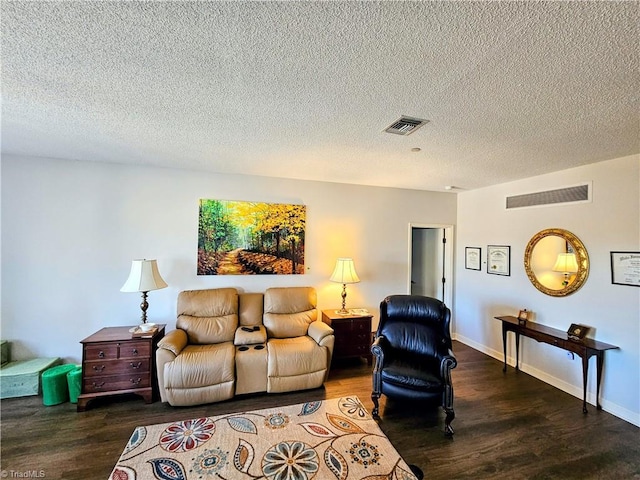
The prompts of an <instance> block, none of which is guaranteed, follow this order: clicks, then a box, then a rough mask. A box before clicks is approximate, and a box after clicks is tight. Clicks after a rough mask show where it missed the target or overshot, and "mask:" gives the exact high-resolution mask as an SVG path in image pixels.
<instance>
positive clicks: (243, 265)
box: [198, 199, 306, 275]
mask: <svg viewBox="0 0 640 480" xmlns="http://www.w3.org/2000/svg"><path fill="white" fill-rule="evenodd" d="M305 217H306V207H305V206H304V205H289V204H278V203H254V202H233V201H226V200H206V199H201V200H200V212H199V219H198V275H251V274H300V273H304V231H305Z"/></svg>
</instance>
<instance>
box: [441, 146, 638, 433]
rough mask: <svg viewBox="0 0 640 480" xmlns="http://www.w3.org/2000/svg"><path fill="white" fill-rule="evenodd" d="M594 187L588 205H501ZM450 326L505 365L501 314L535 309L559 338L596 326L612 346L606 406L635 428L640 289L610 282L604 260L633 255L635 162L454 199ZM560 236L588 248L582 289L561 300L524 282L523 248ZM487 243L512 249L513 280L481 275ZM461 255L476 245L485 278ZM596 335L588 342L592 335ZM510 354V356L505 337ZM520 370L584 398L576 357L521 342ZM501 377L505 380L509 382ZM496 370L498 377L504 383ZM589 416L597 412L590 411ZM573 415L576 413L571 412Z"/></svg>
mask: <svg viewBox="0 0 640 480" xmlns="http://www.w3.org/2000/svg"><path fill="white" fill-rule="evenodd" d="M585 181H592V182H593V202H592V203H584V204H576V205H565V206H549V207H538V208H528V209H515V210H510V211H507V210H506V209H505V207H504V205H505V197H506V196H510V195H517V194H520V193H530V192H536V191H542V190H552V189H555V188H561V187H566V186H572V185H575V184H579V183H582V182H585ZM457 225H458V228H457V241H456V245H457V247H456V251H457V255H456V258H457V262H456V263H457V266H456V279H455V281H456V284H455V291H456V296H455V304H454V309H453V310H454V318H455V331H456V334H457V338H458V339H459V340H461V341H462V342H464V343H467V344H469V345H471V346H473V347H475V348H477V349H478V350H481V351H483V352H485V353H488V354H490V355H492V356H494V357H496V358H499V359H501V360H502V358H503V354H502V337H501V324H500V322H499V321H498V320H494V319H493V317H494V316H498V315H517V313H518V311H519V310H520V309H523V308H527V309H528V310H532V311H533V312H534V314H535V318H534V320H535V321H536V322H539V323H541V324H545V325H548V326H551V327H554V328H558V329H561V330H564V331H566V330H567V329H568V327H569V325H570V324H571V323H582V324H585V325H590V326H591V327H593V328H594V331H595V338H596V339H597V340H601V341H603V342H607V343H611V344H614V345H618V346H619V347H620V349H619V350H612V351H608V352H606V354H605V368H604V375H603V381H602V391H601V403H602V405H603V408H604V409H605V410H607V411H609V412H611V413H613V414H615V415H617V416H619V417H621V418H624V419H625V420H627V421H629V422H632V423H634V424H635V425H640V288H637V287H632V286H621V285H613V284H612V283H611V269H610V252H611V251H625V250H631V251H640V156H638V155H634V156H630V157H625V158H620V159H615V160H611V161H605V162H600V163H597V164H594V165H588V166H584V167H580V168H575V169H571V170H565V171H561V172H557V173H553V174H549V175H544V176H538V177H532V178H529V179H526V180H522V181H517V182H512V183H508V184H502V185H497V186H494V187H490V188H485V189H480V190H475V191H470V192H464V193H461V194H459V195H458V221H457ZM552 227H557V228H564V229H566V230H569V231H570V232H572V233H574V234H575V235H577V236H578V238H580V240H582V242H583V243H584V245H585V246H586V248H587V251H588V253H589V259H590V266H591V268H590V273H589V277H588V279H587V282H586V284H585V285H584V286H583V287H582V288H581V289H580V290H578V291H577V292H576V293H574V294H573V295H570V296H568V297H560V298H558V297H550V296H546V295H544V294H542V293H540V292H539V291H538V290H536V289H535V288H534V287H533V285H531V283H530V282H529V280H528V278H527V275H526V273H525V270H524V262H523V259H524V250H525V248H526V245H527V243H528V241H529V239H530V238H531V237H532V236H533V235H534V234H535V233H537V232H538V231H540V230H543V229H545V228H552ZM487 245H510V246H511V276H508V277H507V276H498V275H490V274H487V273H486V263H484V262H485V261H486V255H487ZM464 247H482V259H483V264H482V271H473V270H466V269H465V268H464ZM590 336H593V335H590ZM509 337H510V344H509V352H508V356H509V357H512V358H510V364H511V365H513V364H514V363H515V362H514V360H515V359H514V355H515V353H514V352H515V349H514V345H513V338H512V337H513V336H512V335H511V334H510V335H509ZM520 347H521V361H522V369H523V371H525V372H528V373H530V374H532V375H534V376H536V377H538V378H540V379H542V380H544V381H546V382H548V383H551V384H552V385H555V386H557V387H558V388H561V389H563V390H565V391H567V392H569V393H571V394H573V395H575V396H577V397H579V398H582V369H581V363H580V359H579V358H578V357H576V358H575V359H574V360H571V359H569V358H568V357H567V355H566V352H564V351H563V350H561V349H558V348H555V347H552V346H549V345H545V344H538V343H537V342H535V341H533V340H531V339H523V340H522V341H521V344H520ZM512 372H513V370H512V369H510V370H508V373H507V375H512V374H513V373H512ZM595 373H596V365H595V359H591V361H590V363H589V379H588V401H589V402H590V403H592V404H595V384H596V377H595ZM501 374H502V372H501V371H500V370H497V371H496V375H501ZM590 410H591V411H592V412H593V411H595V409H594V408H591V409H590ZM577 414H581V413H580V410H577Z"/></svg>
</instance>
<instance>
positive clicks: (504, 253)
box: [487, 245, 511, 275]
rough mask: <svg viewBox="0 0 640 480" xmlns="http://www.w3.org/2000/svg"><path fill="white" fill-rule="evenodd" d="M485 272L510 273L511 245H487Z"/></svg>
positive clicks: (495, 273)
mask: <svg viewBox="0 0 640 480" xmlns="http://www.w3.org/2000/svg"><path fill="white" fill-rule="evenodd" d="M487 273H492V274H494V275H511V247H509V246H506V245H489V246H487Z"/></svg>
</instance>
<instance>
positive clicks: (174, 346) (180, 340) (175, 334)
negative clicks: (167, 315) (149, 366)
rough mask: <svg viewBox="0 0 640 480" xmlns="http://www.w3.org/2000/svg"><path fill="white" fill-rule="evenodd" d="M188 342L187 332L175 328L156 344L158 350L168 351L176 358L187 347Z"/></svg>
mask: <svg viewBox="0 0 640 480" xmlns="http://www.w3.org/2000/svg"><path fill="white" fill-rule="evenodd" d="M188 340H189V339H188V337H187V332H185V331H184V330H180V329H179V328H177V329H175V330H172V331H171V332H169V333H167V334H166V335H165V336H164V337H162V339H161V340H160V341H159V342H158V348H164V349H165V350H169V351H170V352H171V353H173V354H174V355H175V356H176V357H177V356H178V355H179V354H180V352H181V351H182V349H183V348H184V347H186V346H187V343H188Z"/></svg>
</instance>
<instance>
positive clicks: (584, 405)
mask: <svg viewBox="0 0 640 480" xmlns="http://www.w3.org/2000/svg"><path fill="white" fill-rule="evenodd" d="M588 371H589V357H588V356H587V355H585V356H583V357H582V413H587V373H588Z"/></svg>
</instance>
